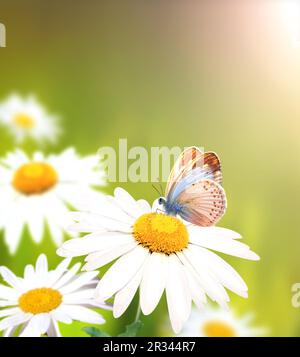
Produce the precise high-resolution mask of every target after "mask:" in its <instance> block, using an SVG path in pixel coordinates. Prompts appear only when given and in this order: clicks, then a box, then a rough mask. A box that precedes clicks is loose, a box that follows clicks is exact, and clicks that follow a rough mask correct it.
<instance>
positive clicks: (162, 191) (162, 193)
mask: <svg viewBox="0 0 300 357" xmlns="http://www.w3.org/2000/svg"><path fill="white" fill-rule="evenodd" d="M159 187H160V191H161V194H160V195H161V196H163V195H164V189H163V187H162V184H161V182H160V183H159Z"/></svg>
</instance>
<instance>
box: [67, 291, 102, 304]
mask: <svg viewBox="0 0 300 357" xmlns="http://www.w3.org/2000/svg"><path fill="white" fill-rule="evenodd" d="M94 295H95V289H84V290H80V291H76V292H75V293H70V294H67V295H65V296H64V298H63V302H64V303H65V304H77V303H78V301H82V300H83V299H84V300H87V299H93V298H94Z"/></svg>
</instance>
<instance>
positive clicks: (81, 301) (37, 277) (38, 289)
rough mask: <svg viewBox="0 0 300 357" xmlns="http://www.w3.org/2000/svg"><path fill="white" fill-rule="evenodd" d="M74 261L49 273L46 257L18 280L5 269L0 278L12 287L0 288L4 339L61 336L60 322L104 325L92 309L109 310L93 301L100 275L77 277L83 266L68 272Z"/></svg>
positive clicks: (66, 261) (67, 261)
mask: <svg viewBox="0 0 300 357" xmlns="http://www.w3.org/2000/svg"><path fill="white" fill-rule="evenodd" d="M70 261H71V259H65V260H63V261H62V262H61V263H60V264H59V265H58V266H57V268H56V269H55V270H48V262H47V258H46V256H45V255H44V254H42V255H40V256H39V258H38V259H37V262H36V266H35V268H34V267H33V266H32V265H27V266H26V267H25V270H24V277H23V278H21V277H17V276H16V275H15V274H14V273H13V272H12V271H11V270H9V269H8V268H6V267H1V268H0V274H1V276H2V277H3V279H4V280H5V281H6V282H7V284H8V285H9V286H6V285H3V284H0V306H1V307H2V308H3V309H1V310H0V318H1V321H0V331H3V334H4V336H7V337H9V336H14V335H15V334H18V335H19V336H22V337H29V336H30V337H34V336H35V337H38V336H41V335H43V334H47V335H48V336H49V337H58V336H60V332H59V327H58V322H63V323H66V324H70V323H71V322H72V321H73V320H77V321H83V322H87V323H91V324H102V323H103V322H105V321H104V319H103V317H102V316H101V315H100V314H98V313H97V312H95V311H93V310H91V308H93V307H99V308H104V309H110V307H109V306H108V305H106V304H105V303H99V302H96V301H95V300H94V299H93V295H94V291H95V287H96V284H97V282H98V279H96V276H97V272H86V273H80V274H77V272H78V270H79V269H80V263H77V264H75V265H74V266H73V267H72V268H70V269H67V268H68V266H69V264H70Z"/></svg>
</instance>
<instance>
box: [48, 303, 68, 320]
mask: <svg viewBox="0 0 300 357" xmlns="http://www.w3.org/2000/svg"><path fill="white" fill-rule="evenodd" d="M51 316H52V317H53V319H55V320H57V321H60V322H63V323H64V324H71V323H72V318H71V317H70V316H69V315H68V314H67V313H66V312H65V311H64V309H63V305H60V306H59V307H58V308H57V309H55V310H53V311H52V312H51Z"/></svg>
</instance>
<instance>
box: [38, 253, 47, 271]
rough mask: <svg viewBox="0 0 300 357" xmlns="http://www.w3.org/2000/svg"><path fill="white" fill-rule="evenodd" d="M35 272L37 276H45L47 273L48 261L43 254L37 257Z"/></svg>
mask: <svg viewBox="0 0 300 357" xmlns="http://www.w3.org/2000/svg"><path fill="white" fill-rule="evenodd" d="M35 271H36V273H39V274H45V273H47V272H48V261H47V257H46V255H45V254H41V255H40V256H39V257H38V259H37V261H36V265H35Z"/></svg>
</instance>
